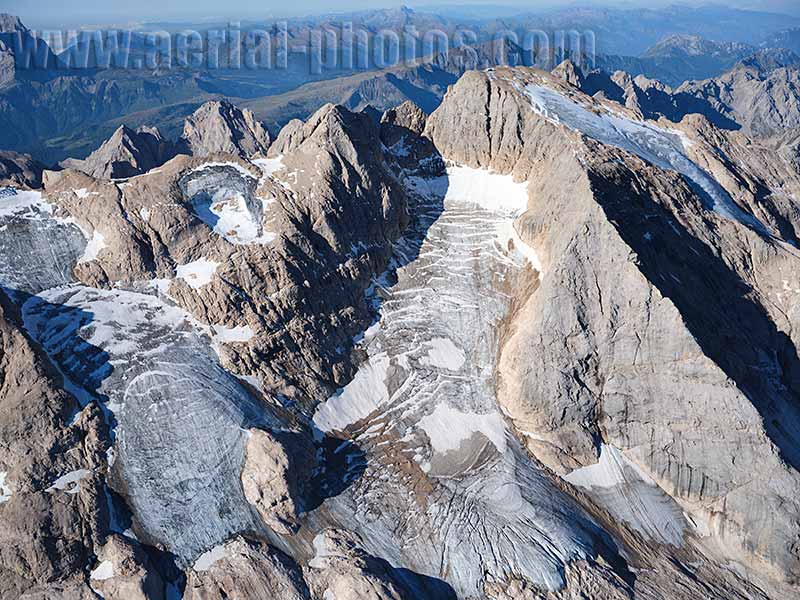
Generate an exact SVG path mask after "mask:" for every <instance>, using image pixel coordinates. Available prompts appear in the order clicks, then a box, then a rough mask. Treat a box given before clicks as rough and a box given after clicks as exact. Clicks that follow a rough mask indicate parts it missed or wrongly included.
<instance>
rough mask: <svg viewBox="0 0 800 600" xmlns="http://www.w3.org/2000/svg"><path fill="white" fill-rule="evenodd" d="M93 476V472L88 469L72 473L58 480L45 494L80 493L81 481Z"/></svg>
mask: <svg viewBox="0 0 800 600" xmlns="http://www.w3.org/2000/svg"><path fill="white" fill-rule="evenodd" d="M91 474H92V472H91V471H89V470H88V469H78V470H77V471H71V472H69V473H67V474H66V475H62V476H61V477H59V478H58V479H56V480H55V481H54V482H53V483H52V484H51V485H50V487H49V488H47V489H46V490H45V492H55V491H60V492H64V493H67V494H77V493H78V492H79V491H80V481H81V479H85V478H86V477H88V476H89V475H91ZM73 484H74V485H73ZM70 486H72V487H70Z"/></svg>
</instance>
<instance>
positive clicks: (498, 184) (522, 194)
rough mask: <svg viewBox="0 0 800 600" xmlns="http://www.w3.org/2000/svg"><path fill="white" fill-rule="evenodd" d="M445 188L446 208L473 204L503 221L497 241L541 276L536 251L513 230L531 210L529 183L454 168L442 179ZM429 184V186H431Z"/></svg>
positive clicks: (462, 168)
mask: <svg viewBox="0 0 800 600" xmlns="http://www.w3.org/2000/svg"><path fill="white" fill-rule="evenodd" d="M441 179H443V180H444V181H443V182H442V183H441V185H446V186H447V190H446V192H445V198H444V202H445V206H446V207H447V206H449V205H453V204H456V205H458V204H460V205H463V204H465V203H466V204H472V205H476V206H479V207H480V208H483V209H485V210H489V211H491V212H493V213H497V214H499V215H501V216H503V217H507V218H504V219H501V220H499V221H498V222H497V224H496V229H497V241H498V242H499V244H500V246H501V247H502V248H508V246H509V242H511V243H512V244H513V246H514V250H515V251H516V252H518V253H519V254H520V255H522V257H523V258H524V259H526V260H527V261H528V262H530V263H531V266H532V267H533V268H534V269H536V270H537V271H539V272H540V273H541V272H542V263H541V261H540V260H539V256H538V255H537V254H536V251H535V250H534V249H533V248H532V247H531V246H529V245H528V244H527V243H525V242H524V241H523V240H522V238H521V237H520V236H519V234H518V233H517V230H516V228H515V227H514V219H515V218H516V217H518V216H519V215H521V214H522V213H524V212H525V211H526V210H527V209H528V183H527V182H521V183H520V182H516V181H514V178H513V177H512V176H511V175H501V174H499V173H492V172H491V171H487V170H485V169H473V168H470V167H462V166H451V167H448V169H447V177H446V178H441ZM428 184H429V183H428Z"/></svg>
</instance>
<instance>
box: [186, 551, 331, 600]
mask: <svg viewBox="0 0 800 600" xmlns="http://www.w3.org/2000/svg"><path fill="white" fill-rule="evenodd" d="M183 597H184V598H185V599H186V600H225V599H226V598H276V599H277V598H280V599H281V600H309V599H310V598H311V596H310V595H309V591H308V587H307V585H306V582H305V581H304V579H303V574H302V571H301V570H300V569H299V567H298V566H297V564H296V563H294V561H292V559H291V558H289V557H288V556H286V555H285V554H283V553H281V552H280V551H278V550H276V549H275V548H272V547H270V546H268V545H266V544H261V543H258V542H254V541H250V540H247V539H245V538H242V537H236V538H234V539H232V540H230V541H229V542H227V543H226V544H225V545H223V546H221V547H220V548H219V549H218V550H217V551H216V554H214V555H213V556H209V557H208V558H207V559H205V560H204V561H202V562H201V564H199V565H198V564H196V565H195V567H194V568H193V569H192V570H191V571H190V572H189V576H188V577H187V581H186V589H185V590H184V594H183ZM315 600H316V597H315Z"/></svg>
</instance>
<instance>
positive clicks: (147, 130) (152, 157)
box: [61, 125, 173, 179]
mask: <svg viewBox="0 0 800 600" xmlns="http://www.w3.org/2000/svg"><path fill="white" fill-rule="evenodd" d="M172 154H173V151H172V144H171V143H170V142H168V141H166V140H165V139H164V138H163V137H162V135H161V132H160V131H159V130H158V129H156V128H154V127H140V128H139V129H137V130H135V131H134V130H133V129H131V128H129V127H127V126H126V125H121V126H120V127H119V128H118V129H117V130H116V131H115V132H114V133H113V135H112V136H111V137H110V138H109V139H108V140H106V141H105V142H103V145H102V146H100V147H99V148H98V149H97V150H95V151H94V152H92V153H91V154H90V155H89V156H88V157H86V158H85V159H83V160H75V159H68V160H66V161H62V163H61V166H63V167H66V168H73V169H77V170H79V171H82V172H84V173H86V174H87V175H90V176H91V177H94V178H96V179H121V178H126V177H133V176H134V175H140V174H142V173H146V172H147V171H149V170H151V169H154V168H155V167H158V166H160V165H162V164H163V163H164V162H166V161H167V160H169V158H171V157H172Z"/></svg>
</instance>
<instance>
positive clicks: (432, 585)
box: [389, 567, 458, 600]
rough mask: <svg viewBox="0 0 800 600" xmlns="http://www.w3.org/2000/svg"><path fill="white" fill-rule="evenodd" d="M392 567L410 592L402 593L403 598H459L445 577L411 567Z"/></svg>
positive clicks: (419, 599)
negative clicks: (421, 572) (440, 577)
mask: <svg viewBox="0 0 800 600" xmlns="http://www.w3.org/2000/svg"><path fill="white" fill-rule="evenodd" d="M389 568H391V567H389ZM391 569H392V573H393V575H394V577H395V578H396V579H397V580H398V581H400V582H401V583H402V584H403V586H404V587H405V589H406V590H408V592H409V593H403V594H402V595H403V600H458V595H457V594H456V592H455V590H454V589H453V588H452V587H451V586H450V584H449V583H447V582H446V581H444V580H443V579H439V578H437V577H430V576H429V575H422V574H420V573H417V572H415V571H411V570H410V569H401V568H391Z"/></svg>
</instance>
